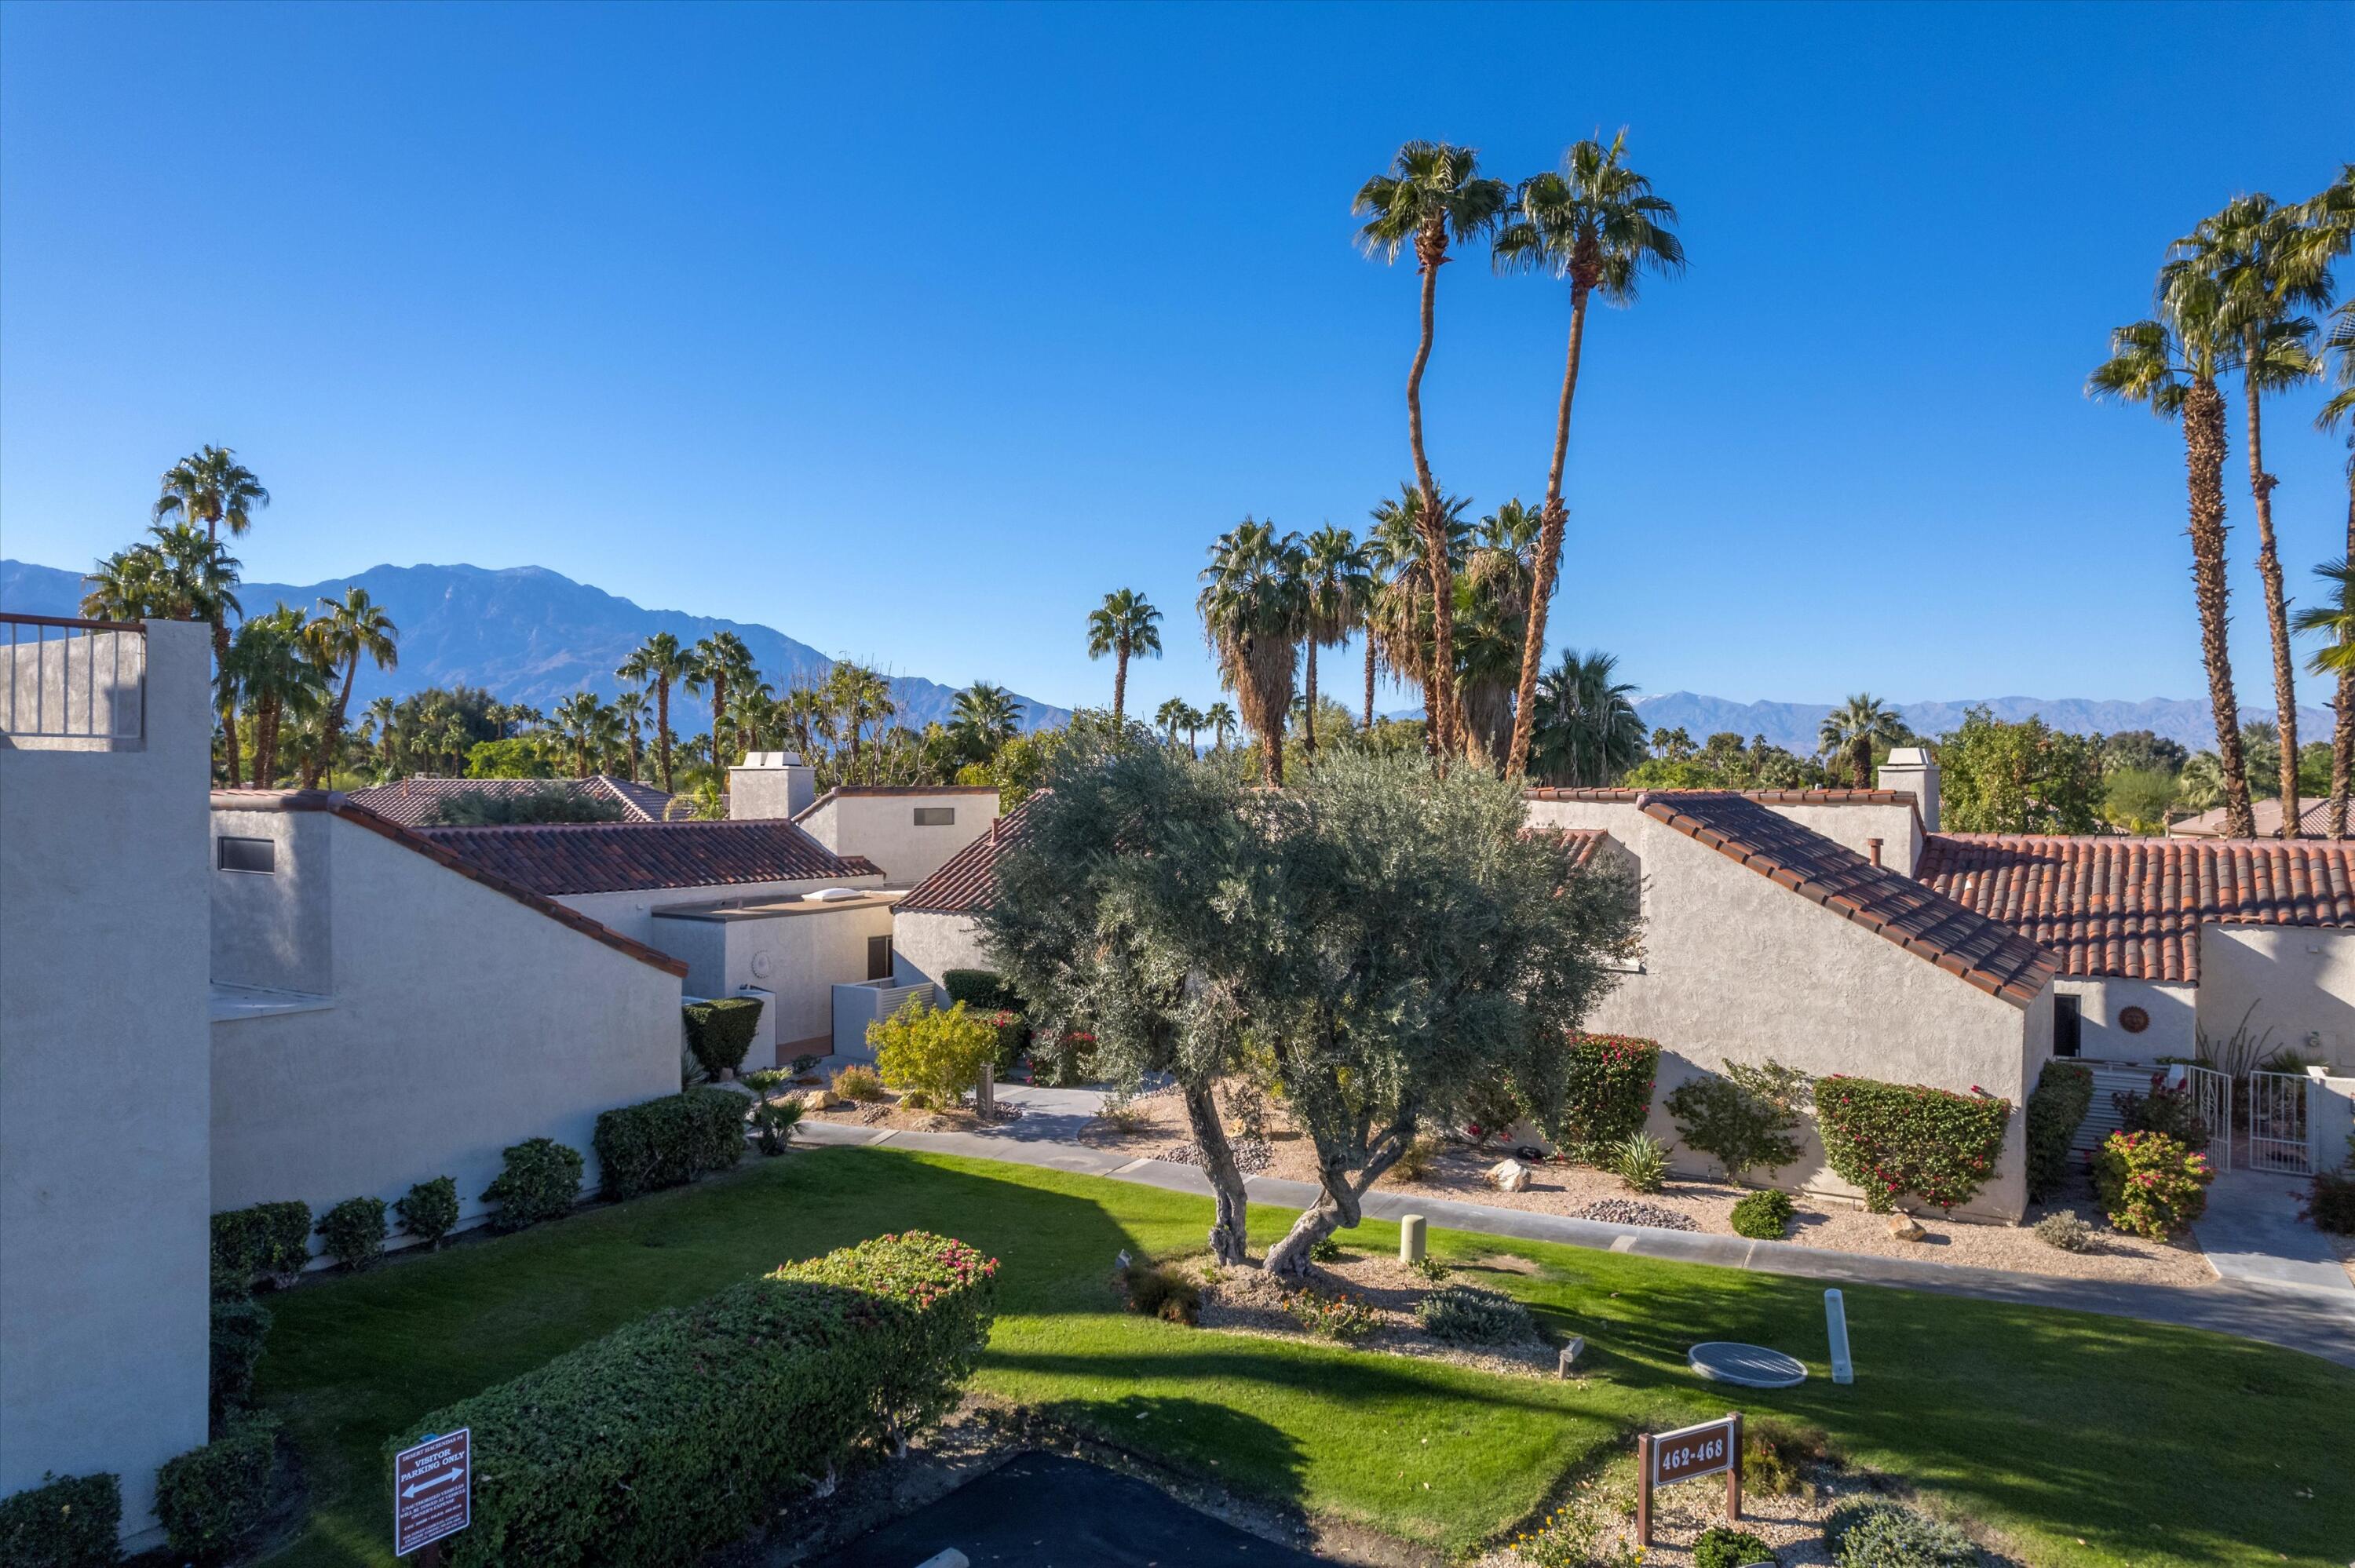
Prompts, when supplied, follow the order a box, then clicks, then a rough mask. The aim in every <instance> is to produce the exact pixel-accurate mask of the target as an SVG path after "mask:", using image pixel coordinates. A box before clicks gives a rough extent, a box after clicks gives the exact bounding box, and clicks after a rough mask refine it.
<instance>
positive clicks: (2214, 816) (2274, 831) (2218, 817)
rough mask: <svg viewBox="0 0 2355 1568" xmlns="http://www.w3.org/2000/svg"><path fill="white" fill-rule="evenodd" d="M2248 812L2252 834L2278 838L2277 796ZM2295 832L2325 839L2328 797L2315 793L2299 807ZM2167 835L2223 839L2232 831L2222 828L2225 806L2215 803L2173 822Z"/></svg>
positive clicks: (2172, 836)
mask: <svg viewBox="0 0 2355 1568" xmlns="http://www.w3.org/2000/svg"><path fill="white" fill-rule="evenodd" d="M2249 814H2250V815H2251V816H2253V817H2254V818H2255V819H2256V824H2255V825H2256V832H2255V833H2254V834H2253V835H2252V836H2253V837H2255V838H2260V839H2277V838H2279V837H2281V824H2282V803H2281V800H2280V797H2278V796H2276V797H2275V798H2274V799H2273V800H2259V801H2257V802H2256V803H2255V804H2254V805H2253V806H2251V807H2250V809H2249ZM2297 831H2298V832H2300V833H2302V834H2304V835H2305V836H2306V837H2307V838H2310V839H2318V838H2324V837H2327V836H2328V833H2329V832H2330V797H2329V796H2328V795H2323V796H2318V797H2317V798H2316V799H2314V800H2308V801H2307V802H2306V804H2304V805H2303V806H2301V807H2299V808H2298V812H2297ZM2167 836H2168V837H2169V838H2171V839H2223V838H2230V837H2232V834H2230V833H2229V832H2225V829H2224V808H2223V807H2222V806H2218V807H2217V808H2215V809H2214V810H2209V811H2202V812H2200V814H2199V815H2198V816H2196V817H2186V818H2184V819H2183V821H2179V822H2177V823H2174V824H2172V825H2171V826H2169V829H2168V830H2167Z"/></svg>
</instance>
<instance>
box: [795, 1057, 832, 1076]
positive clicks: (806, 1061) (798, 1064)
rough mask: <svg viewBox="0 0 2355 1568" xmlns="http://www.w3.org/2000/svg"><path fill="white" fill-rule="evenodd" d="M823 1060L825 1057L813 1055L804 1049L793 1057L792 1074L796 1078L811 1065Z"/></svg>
mask: <svg viewBox="0 0 2355 1568" xmlns="http://www.w3.org/2000/svg"><path fill="white" fill-rule="evenodd" d="M824 1060H825V1058H824V1057H822V1056H813V1055H811V1054H809V1053H808V1052H806V1051H805V1052H804V1053H802V1054H800V1055H798V1056H796V1057H794V1077H796V1078H798V1077H800V1076H801V1075H803V1074H804V1073H806V1072H808V1071H809V1070H810V1069H811V1068H812V1067H815V1066H816V1065H818V1064H819V1063H820V1062H822V1061H824Z"/></svg>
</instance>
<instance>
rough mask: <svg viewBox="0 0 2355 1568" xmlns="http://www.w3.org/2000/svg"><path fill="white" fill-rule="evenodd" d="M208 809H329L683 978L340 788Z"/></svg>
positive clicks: (272, 794)
mask: <svg viewBox="0 0 2355 1568" xmlns="http://www.w3.org/2000/svg"><path fill="white" fill-rule="evenodd" d="M212 807H213V810H216V811H224V810H227V811H328V812H332V813H333V814H335V815H336V816H338V817H341V818H342V819H343V820H344V821H347V822H350V823H352V824H354V825H355V826H357V827H362V828H366V829H367V830H368V832H372V833H378V834H381V835H382V836H384V837H385V838H388V839H390V840H391V841H392V842H394V843H397V844H399V845H400V847H401V848H403V849H405V850H410V851H411V852H413V853H417V854H421V855H423V856H424V857H425V858H426V859H428V860H430V861H432V862H433V863H435V864H436V865H439V866H442V867H443V868H444V869H445V870H449V871H454V872H456V873H457V874H459V875H460V876H463V877H464V878H466V879H467V880H468V881H470V882H478V883H480V884H482V885H484V886H485V887H487V888H489V889H490V890H491V891H492V892H494V893H498V894H503V895H506V896H507V897H509V898H512V899H514V900H515V901H516V902H517V903H518V904H521V905H524V906H527V907H528V908H531V909H535V910H538V912H539V913H540V914H542V915H545V916H548V917H549V919H551V920H554V921H556V922H557V923H559V925H564V926H570V927H572V928H573V929H574V930H576V931H578V932H580V933H581V935H582V936H584V937H587V938H590V939H591V940H592V941H598V942H602V943H604V944H605V946H607V947H609V948H613V950H614V951H616V952H620V953H626V954H627V955H629V956H630V957H631V958H634V959H637V960H638V961H639V962H640V963H642V964H651V965H653V966H654V967H655V969H663V970H666V971H667V972H668V973H671V974H675V975H677V976H678V977H679V978H680V979H681V980H685V979H686V978H687V960H686V959H674V958H672V957H671V956H670V955H669V954H668V953H666V952H663V951H661V950H660V949H658V948H649V947H647V946H646V945H645V943H644V942H640V941H636V940H634V939H633V938H628V937H624V936H623V935H622V934H621V933H620V932H619V931H616V930H614V929H613V927H609V926H606V925H603V924H602V923H601V922H599V921H595V920H591V918H589V916H586V915H583V914H581V912H580V911H579V910H577V909H568V908H566V907H565V906H563V905H561V904H559V903H557V902H556V901H555V900H553V899H550V898H545V897H542V896H541V895H539V894H537V893H534V892H533V891H531V890H530V889H529V888H527V887H521V886H518V885H516V884H515V883H512V882H509V881H508V880H507V879H506V877H503V876H500V875H499V874H496V873H495V872H491V871H487V870H485V869H484V868H483V867H482V866H480V865H477V864H475V863H473V862H472V861H468V860H464V859H461V858H460V857H459V856H457V855H454V854H453V853H450V852H449V851H448V850H447V849H444V848H443V847H442V845H440V844H438V843H435V842H432V840H431V839H429V838H427V837H426V836H425V835H424V834H423V833H421V832H417V831H416V830H415V829H413V828H408V827H404V826H402V825H401V824H400V823H399V822H396V821H392V820H391V819H389V818H387V817H381V816H378V814H377V813H376V812H374V811H371V810H368V808H367V807H365V806H360V805H356V804H354V803H353V801H352V800H351V798H350V797H349V796H347V795H345V794H342V793H340V792H337V791H331V790H326V789H216V790H214V791H213V792H212Z"/></svg>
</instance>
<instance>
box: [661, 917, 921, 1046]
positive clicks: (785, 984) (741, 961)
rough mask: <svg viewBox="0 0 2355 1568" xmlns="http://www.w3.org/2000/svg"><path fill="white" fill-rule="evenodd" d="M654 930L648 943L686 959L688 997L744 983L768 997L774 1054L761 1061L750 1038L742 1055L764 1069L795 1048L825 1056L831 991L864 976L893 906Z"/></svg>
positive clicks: (670, 924) (689, 921) (729, 990)
mask: <svg viewBox="0 0 2355 1568" xmlns="http://www.w3.org/2000/svg"><path fill="white" fill-rule="evenodd" d="M654 926H655V943H654V945H655V947H657V948H662V949H663V951H665V952H666V953H673V954H676V955H677V956H678V957H679V958H682V959H686V960H687V991H688V992H689V993H690V994H692V995H697V996H733V995H735V994H736V993H737V991H739V990H740V989H741V988H742V987H745V986H757V987H759V988H760V989H762V990H763V991H768V992H769V993H771V995H772V997H773V999H774V1000H773V1003H772V1005H771V1007H770V1010H769V1018H768V1022H769V1023H770V1024H771V1025H772V1029H771V1033H770V1034H769V1036H768V1040H767V1042H766V1043H767V1044H770V1045H772V1046H773V1048H774V1050H775V1053H776V1054H775V1056H774V1057H773V1058H772V1059H770V1060H765V1061H763V1060H759V1059H758V1058H759V1057H760V1056H761V1054H762V1044H763V1043H762V1042H759V1041H756V1042H754V1044H753V1047H752V1051H753V1054H752V1055H751V1056H747V1057H746V1058H745V1064H746V1065H747V1066H749V1067H765V1066H774V1065H778V1063H780V1062H784V1063H790V1062H791V1061H792V1059H793V1056H794V1054H795V1052H796V1049H800V1048H805V1049H808V1050H813V1051H816V1052H817V1053H818V1054H821V1055H823V1054H825V1052H826V1042H827V1041H828V1040H830V1039H831V1037H832V1035H833V1033H834V1001H833V998H834V987H835V985H836V984H837V983H838V982H843V981H851V980H865V979H866V978H867V943H868V938H873V937H888V936H890V935H891V909H890V906H889V905H887V904H869V905H862V906H857V907H853V908H847V909H842V908H837V909H828V908H824V907H822V906H821V907H815V908H810V909H807V910H805V911H801V912H796V913H794V914H790V915H783V914H781V915H772V916H765V917H758V918H755V917H740V918H734V919H711V918H703V917H698V916H692V915H678V916H670V915H663V916H655V922H654ZM763 959H766V963H765V966H764V965H763V963H762V960H763ZM764 967H765V969H766V971H767V972H765V973H762V972H761V971H762V969H763V968H764Z"/></svg>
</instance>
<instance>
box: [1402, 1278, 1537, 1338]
mask: <svg viewBox="0 0 2355 1568" xmlns="http://www.w3.org/2000/svg"><path fill="white" fill-rule="evenodd" d="M1414 1320H1415V1321H1416V1322H1417V1323H1420V1324H1422V1325H1423V1332H1424V1333H1426V1334H1429V1335H1430V1336H1431V1337H1432V1338H1433V1339H1434V1340H1445V1341H1446V1342H1447V1343H1448V1344H1451V1345H1522V1344H1527V1343H1528V1342H1529V1341H1530V1340H1534V1339H1536V1338H1537V1337H1538V1325H1537V1320H1536V1319H1533V1318H1531V1317H1530V1316H1529V1308H1526V1307H1524V1306H1522V1305H1521V1304H1520V1303H1519V1302H1518V1301H1516V1300H1514V1299H1513V1298H1511V1297H1509V1296H1508V1295H1506V1294H1505V1293H1504V1292H1503V1291H1501V1290H1483V1289H1481V1288H1480V1287H1478V1286H1476V1285H1443V1286H1441V1287H1439V1288H1438V1289H1436V1290H1433V1291H1432V1292H1431V1293H1430V1294H1429V1295H1427V1296H1425V1297H1424V1298H1423V1299H1422V1300H1420V1301H1418V1302H1416V1303H1415V1304H1414Z"/></svg>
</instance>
